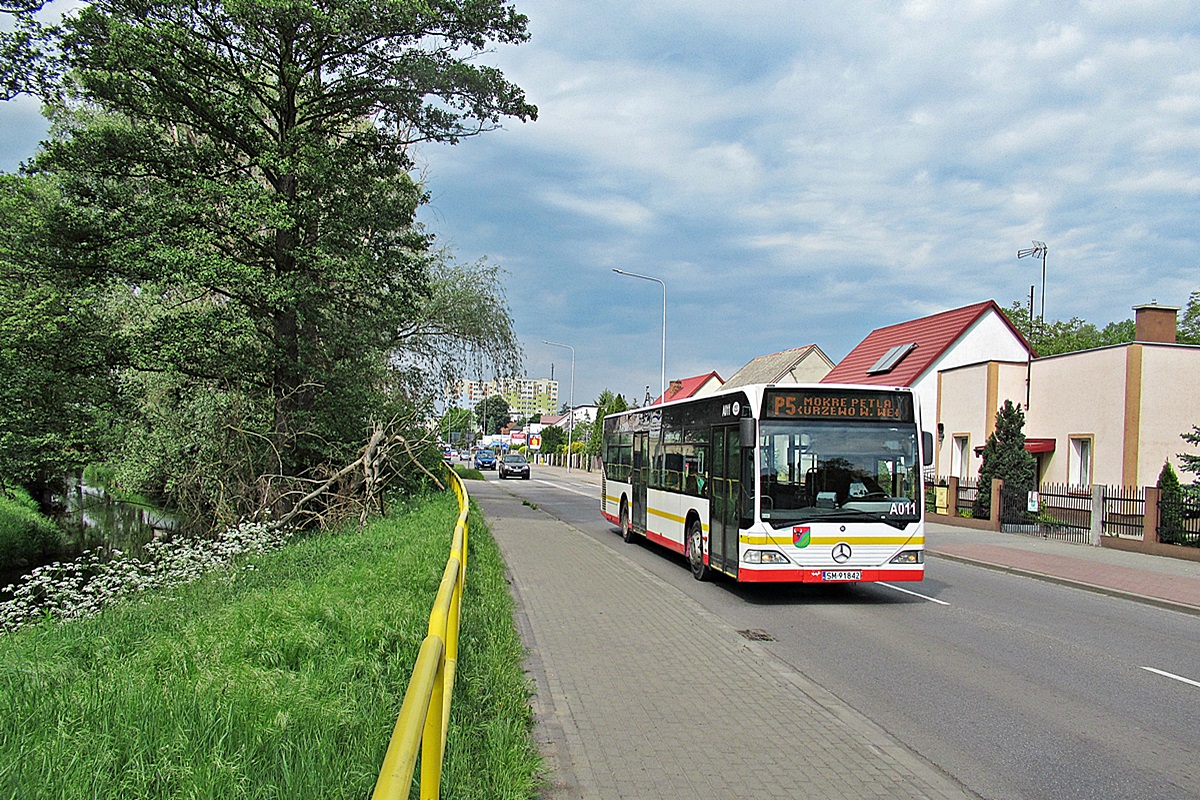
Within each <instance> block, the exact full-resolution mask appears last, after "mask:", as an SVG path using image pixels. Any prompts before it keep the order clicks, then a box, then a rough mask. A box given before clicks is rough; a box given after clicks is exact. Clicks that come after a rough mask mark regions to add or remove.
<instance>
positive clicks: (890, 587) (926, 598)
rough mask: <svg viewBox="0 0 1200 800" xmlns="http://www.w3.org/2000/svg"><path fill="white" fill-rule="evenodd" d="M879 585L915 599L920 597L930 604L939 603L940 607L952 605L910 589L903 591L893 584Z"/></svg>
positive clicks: (880, 582)
mask: <svg viewBox="0 0 1200 800" xmlns="http://www.w3.org/2000/svg"><path fill="white" fill-rule="evenodd" d="M878 583H879V585H880V586H886V587H888V588H889V589H895V590H896V591H897V592H904V593H905V594H911V595H912V596H913V597H919V598H921V599H922V600H928V601H929V602H931V603H937V604H938V605H939V606H948V605H950V604H949V603H947V602H946V601H945V600H938V599H937V598H936V597H929V596H928V595H924V594H920V593H918V592H914V591H912V590H910V589H901V588H900V587H899V586H896V585H894V584H891V583H884V582H883V581H878Z"/></svg>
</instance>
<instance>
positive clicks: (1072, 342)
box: [1004, 291, 1200, 356]
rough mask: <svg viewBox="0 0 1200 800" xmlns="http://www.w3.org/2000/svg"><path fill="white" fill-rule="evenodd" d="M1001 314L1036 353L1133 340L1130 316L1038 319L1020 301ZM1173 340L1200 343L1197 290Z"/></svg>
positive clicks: (1189, 300) (1045, 353)
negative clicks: (1103, 320) (1099, 323)
mask: <svg viewBox="0 0 1200 800" xmlns="http://www.w3.org/2000/svg"><path fill="white" fill-rule="evenodd" d="M1004 314H1005V316H1007V317H1008V319H1009V321H1010V322H1012V324H1013V326H1014V327H1016V329H1017V330H1019V331H1020V332H1021V333H1022V334H1023V335H1024V336H1025V338H1026V340H1027V341H1028V342H1029V343H1030V344H1031V345H1033V349H1034V350H1035V351H1036V352H1037V354H1038V355H1039V356H1052V355H1057V354H1059V353H1072V352H1075V351H1077V350H1089V349H1091V348H1094V347H1106V346H1108V345H1114V344H1126V343H1128V342H1132V341H1133V340H1134V336H1135V333H1136V325H1135V323H1134V320H1133V318H1132V317H1131V318H1129V319H1123V320H1120V321H1118V322H1110V323H1109V324H1107V325H1105V326H1104V327H1103V328H1098V327H1096V326H1095V325H1094V324H1092V323H1090V322H1086V321H1084V320H1082V319H1080V318H1079V317H1072V318H1071V319H1069V320H1065V321H1064V320H1050V321H1048V322H1041V321H1039V320H1037V319H1030V315H1029V310H1028V308H1027V307H1025V306H1023V305H1021V302H1020V301H1014V302H1013V303H1012V304H1011V305H1010V306H1009V307H1008V308H1006V309H1004ZM1175 340H1176V341H1177V342H1179V343H1180V344H1200V291H1196V292H1192V294H1191V295H1190V296H1189V297H1188V302H1187V305H1186V306H1185V307H1184V309H1183V313H1182V315H1180V317H1179V322H1178V326H1177V330H1176V335H1175Z"/></svg>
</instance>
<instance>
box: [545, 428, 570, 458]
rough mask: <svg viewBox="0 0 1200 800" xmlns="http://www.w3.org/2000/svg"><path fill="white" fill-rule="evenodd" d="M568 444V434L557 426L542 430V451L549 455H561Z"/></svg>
mask: <svg viewBox="0 0 1200 800" xmlns="http://www.w3.org/2000/svg"><path fill="white" fill-rule="evenodd" d="M566 443H567V434H566V432H565V431H564V430H563V429H562V428H560V427H558V426H557V425H549V426H547V427H545V428H542V450H541V452H543V453H546V454H547V455H550V454H554V453H561V452H562V450H563V447H564V446H565V445H566Z"/></svg>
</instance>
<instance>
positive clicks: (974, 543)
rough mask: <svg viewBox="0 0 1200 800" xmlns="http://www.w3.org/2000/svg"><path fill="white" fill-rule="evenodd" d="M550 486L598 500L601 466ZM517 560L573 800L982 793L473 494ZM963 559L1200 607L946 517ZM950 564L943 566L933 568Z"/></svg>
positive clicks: (676, 594)
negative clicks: (590, 493)
mask: <svg viewBox="0 0 1200 800" xmlns="http://www.w3.org/2000/svg"><path fill="white" fill-rule="evenodd" d="M535 477H538V478H543V477H544V478H546V479H548V480H554V481H556V482H560V481H561V482H563V483H565V484H567V485H568V486H569V485H572V484H574V485H576V486H577V487H579V488H583V489H590V488H594V487H597V486H598V484H599V483H600V476H599V474H598V473H588V472H586V471H582V470H572V471H571V472H570V473H568V472H567V471H566V470H563V469H555V468H551V467H545V466H536V467H535ZM468 488H469V491H470V493H471V497H472V498H473V499H474V500H475V501H476V502H477V503H478V504H479V506H480V508H481V509H482V510H483V512H484V515H485V516H486V518H487V521H488V524H489V526H490V528H491V530H492V533H493V535H494V536H495V538H496V541H497V542H498V544H499V545H500V548H501V549H502V551H503V553H504V556H505V559H506V560H507V562H508V566H509V570H510V573H511V579H512V588H513V592H514V595H515V596H516V598H517V603H518V612H519V613H518V617H519V624H520V625H521V628H522V636H523V637H524V640H525V642H526V644H527V646H528V648H529V650H530V658H529V661H528V664H527V666H528V669H529V672H530V675H531V677H532V678H533V680H534V681H535V688H536V693H535V696H534V698H533V707H534V711H535V714H536V716H537V719H538V726H537V732H536V735H537V737H538V739H539V745H540V747H541V750H542V752H543V754H544V755H545V757H546V758H547V762H548V767H549V771H550V775H551V778H552V780H553V783H552V785H551V786H549V787H548V789H547V791H546V792H544V794H543V797H544V798H547V800H566V799H567V798H572V800H573V799H574V798H587V799H588V800H592V799H593V798H597V799H601V800H608V799H609V798H638V799H639V800H641V799H643V798H656V799H657V798H661V799H662V800H672V799H673V798H688V799H689V800H691V798H695V797H703V798H739V799H740V798H750V797H753V798H772V797H779V798H783V797H788V798H791V797H805V798H814V799H823V798H831V799H833V798H836V799H837V800H851V798H854V799H855V800H858V799H859V798H873V797H880V798H882V797H887V798H932V799H941V798H971V797H975V795H973V794H972V793H971V792H969V791H968V790H966V789H965V788H964V787H962V786H960V785H958V784H957V783H956V782H955V781H953V780H952V779H951V778H949V777H948V776H946V775H944V774H943V773H941V772H940V771H939V770H938V769H937V768H936V767H934V766H932V765H930V764H929V763H928V762H926V761H924V760H923V759H922V758H920V757H919V756H917V755H916V754H914V753H912V752H910V751H909V750H908V749H907V748H905V747H904V746H903V745H901V744H899V743H898V742H896V741H894V740H893V739H892V738H891V737H890V736H889V735H888V734H887V733H886V732H885V731H883V730H882V729H881V728H879V727H878V726H877V725H876V724H875V723H873V722H872V721H870V720H869V719H867V718H866V717H864V716H863V715H862V714H859V713H858V712H856V711H854V710H853V709H851V708H850V707H848V706H846V705H845V704H844V703H842V702H840V701H839V700H838V699H837V698H835V697H833V696H832V695H830V694H829V693H828V692H826V691H825V690H823V689H822V688H821V687H820V686H818V685H816V684H813V683H812V682H811V681H809V680H808V679H807V678H805V677H804V676H803V675H801V674H799V673H796V672H794V671H792V670H791V669H789V668H788V667H787V666H786V665H784V664H782V663H781V662H779V661H778V660H777V659H775V658H774V657H773V656H771V655H770V654H769V653H768V652H767V651H766V650H765V649H763V648H762V647H760V646H759V645H757V644H755V643H753V642H750V641H746V640H744V639H743V638H742V637H740V636H739V635H738V634H737V632H736V631H734V630H733V629H732V628H731V627H729V626H727V625H725V624H724V623H723V622H722V621H720V620H719V619H717V618H715V617H713V616H712V615H710V614H709V613H708V612H706V611H705V610H704V609H703V608H702V607H700V606H699V605H698V604H696V603H695V602H694V601H692V600H691V599H690V598H688V597H687V596H686V595H684V594H683V593H682V592H680V591H678V590H676V589H674V588H672V587H670V586H667V585H665V584H663V583H662V582H661V581H656V580H654V579H653V578H652V577H650V576H649V575H648V573H646V572H645V571H644V570H643V569H642V568H641V567H639V566H638V565H637V564H635V563H634V562H633V561H632V560H630V559H629V558H627V557H626V556H624V555H622V554H621V553H620V551H619V550H612V549H609V548H606V547H604V545H602V544H601V543H599V542H596V541H595V540H593V539H591V538H589V537H588V536H587V535H585V534H583V533H582V532H580V531H578V530H577V529H575V528H572V527H571V526H569V525H567V524H566V523H563V522H560V521H558V520H555V519H553V518H551V517H549V516H548V515H546V514H545V513H544V512H540V511H537V510H535V509H533V508H531V507H529V506H527V505H524V504H523V502H522V501H521V499H520V498H518V497H516V496H515V495H514V494H511V493H510V492H509V490H508V489H507V488H506V484H503V483H500V482H492V481H489V482H487V483H477V482H472V483H470V484H469V485H468ZM927 550H928V552H929V554H930V555H931V556H932V560H933V561H935V562H936V559H938V558H949V559H955V560H959V561H965V562H970V563H975V564H979V565H982V566H986V567H990V568H993V569H1001V570H1007V571H1011V572H1016V573H1020V574H1025V575H1031V576H1033V577H1037V578H1041V579H1044V580H1052V581H1056V582H1060V583H1067V584H1071V585H1075V586H1079V587H1081V588H1086V589H1089V590H1092V591H1101V592H1105V593H1108V594H1114V595H1119V596H1124V597H1129V598H1131V599H1134V600H1138V601H1141V602H1149V603H1154V604H1157V605H1161V606H1165V607H1167V608H1172V609H1176V610H1180V611H1186V612H1188V613H1195V614H1200V563H1196V562H1191V561H1182V560H1177V559H1171V558H1163V557H1158V556H1149V555H1143V554H1139V553H1128V552H1123V551H1118V550H1109V549H1105V548H1097V547H1088V546H1084V545H1072V544H1065V543H1060V542H1054V541H1047V540H1044V539H1041V538H1039V537H1031V536H1024V535H1021V534H1005V533H992V532H988V531H977V530H973V529H968V528H959V527H956V526H950V525H941V524H936V523H931V524H930V525H929V527H928V531H927ZM931 569H936V564H935V565H934V566H933V567H931Z"/></svg>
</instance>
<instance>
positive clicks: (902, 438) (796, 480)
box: [759, 420, 920, 528]
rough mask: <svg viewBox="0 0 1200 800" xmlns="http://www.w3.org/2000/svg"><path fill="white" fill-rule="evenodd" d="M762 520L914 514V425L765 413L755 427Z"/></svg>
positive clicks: (901, 518)
mask: <svg viewBox="0 0 1200 800" xmlns="http://www.w3.org/2000/svg"><path fill="white" fill-rule="evenodd" d="M759 444H760V446H761V450H760V452H761V460H760V462H759V464H760V479H761V484H760V494H759V500H760V511H761V515H762V519H763V521H764V522H766V523H768V524H770V525H772V526H773V527H777V528H778V527H784V526H786V525H789V524H791V523H794V522H798V521H805V520H808V521H822V520H824V521H837V520H854V521H877V522H883V523H887V524H890V525H893V526H895V527H903V526H904V525H905V524H907V523H909V522H914V521H917V520H919V519H920V505H919V504H918V502H917V491H918V487H919V486H920V474H919V472H918V470H919V466H918V465H919V464H920V461H919V458H920V454H919V452H918V449H917V427H916V425H914V424H911V423H907V424H899V423H896V424H893V423H881V422H825V421H820V420H803V421H802V420H769V421H764V422H763V423H762V426H761V428H760V430H759Z"/></svg>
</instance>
